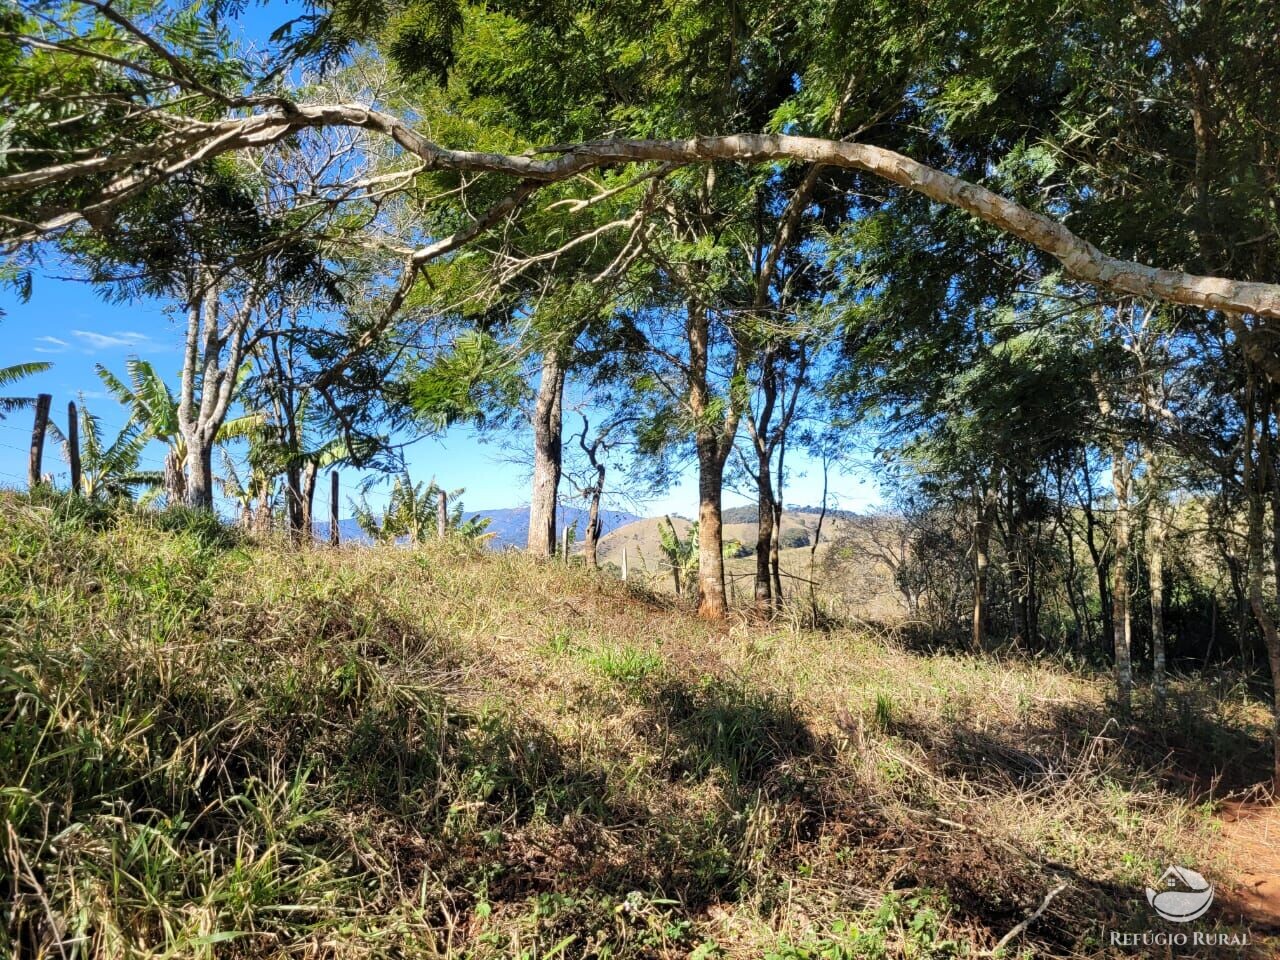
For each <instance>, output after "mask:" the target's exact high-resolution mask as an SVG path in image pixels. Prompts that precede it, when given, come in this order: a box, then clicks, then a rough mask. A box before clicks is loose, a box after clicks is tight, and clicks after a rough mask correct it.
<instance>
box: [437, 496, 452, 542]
mask: <svg viewBox="0 0 1280 960" xmlns="http://www.w3.org/2000/svg"><path fill="white" fill-rule="evenodd" d="M448 534H449V495H448V494H447V493H445V492H444V491H443V490H438V491H436V539H437V540H443V539H444V538H445V537H446V536H448Z"/></svg>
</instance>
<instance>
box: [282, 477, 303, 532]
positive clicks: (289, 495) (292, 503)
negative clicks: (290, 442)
mask: <svg viewBox="0 0 1280 960" xmlns="http://www.w3.org/2000/svg"><path fill="white" fill-rule="evenodd" d="M284 522H285V529H286V530H287V531H288V532H289V539H290V540H292V541H293V542H294V543H300V542H301V541H302V467H301V466H300V465H299V464H297V463H290V464H289V466H287V467H285V471H284Z"/></svg>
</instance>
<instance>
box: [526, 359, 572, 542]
mask: <svg viewBox="0 0 1280 960" xmlns="http://www.w3.org/2000/svg"><path fill="white" fill-rule="evenodd" d="M564 378H565V369H564V363H563V361H562V358H561V356H560V351H559V350H558V349H557V348H555V347H552V348H549V349H548V350H547V352H546V353H544V354H543V355H542V376H541V379H540V380H539V382H538V396H537V399H536V401H535V403H534V409H533V490H532V494H531V496H530V500H529V539H528V549H529V552H530V553H533V554H536V555H538V556H542V557H554V556H555V554H556V498H557V496H558V493H559V489H560V470H561V465H562V460H561V457H562V436H563V418H562V415H561V406H562V404H563V402H564Z"/></svg>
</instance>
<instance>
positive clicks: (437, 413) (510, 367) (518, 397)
mask: <svg viewBox="0 0 1280 960" xmlns="http://www.w3.org/2000/svg"><path fill="white" fill-rule="evenodd" d="M408 379H409V386H408V396H409V402H410V404H411V405H412V408H413V411H414V413H415V415H416V416H417V417H418V418H419V419H420V420H421V421H423V422H424V423H426V424H429V425H430V426H432V427H434V428H435V429H437V430H443V429H445V428H446V427H449V426H450V425H452V424H455V423H459V422H463V421H472V422H476V423H479V424H483V423H484V421H485V420H486V418H487V417H488V416H490V415H491V414H495V415H496V416H498V417H499V418H503V417H505V416H509V414H510V411H512V410H515V409H517V408H518V406H519V404H520V402H521V401H522V400H523V399H525V397H526V396H527V394H528V387H527V386H526V385H525V383H524V380H523V379H522V378H521V376H520V370H519V367H518V366H517V365H516V363H515V362H514V358H513V357H512V356H511V355H510V353H509V352H508V351H506V350H504V349H503V347H502V345H501V344H500V343H499V342H498V340H497V339H496V338H495V337H493V336H491V335H489V334H486V333H482V332H480V331H476V330H469V331H466V332H465V333H463V334H461V335H460V336H458V337H457V339H455V341H454V343H453V345H452V347H451V349H450V350H449V351H448V352H445V353H441V354H439V355H437V356H436V357H435V358H434V359H433V360H432V361H431V363H430V364H429V365H427V366H426V367H424V368H422V369H421V370H418V371H411V372H410V373H409V374H408Z"/></svg>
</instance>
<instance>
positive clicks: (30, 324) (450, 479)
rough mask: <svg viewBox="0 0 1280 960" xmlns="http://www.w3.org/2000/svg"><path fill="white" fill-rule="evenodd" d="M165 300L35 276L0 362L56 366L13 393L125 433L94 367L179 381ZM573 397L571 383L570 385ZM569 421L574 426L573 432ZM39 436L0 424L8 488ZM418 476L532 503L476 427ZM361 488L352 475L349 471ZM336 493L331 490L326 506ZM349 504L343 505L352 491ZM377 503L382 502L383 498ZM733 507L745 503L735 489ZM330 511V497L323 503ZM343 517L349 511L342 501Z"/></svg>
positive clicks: (809, 477) (457, 433) (52, 450)
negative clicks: (133, 363) (77, 409)
mask: <svg viewBox="0 0 1280 960" xmlns="http://www.w3.org/2000/svg"><path fill="white" fill-rule="evenodd" d="M166 306H167V305H166V304H165V303H163V302H161V301H156V300H141V301H137V302H133V303H127V304H115V303H109V302H107V301H105V300H103V299H102V298H101V297H100V296H99V295H98V294H97V292H96V291H95V290H94V289H93V287H92V286H90V285H89V284H86V283H82V282H79V281H75V280H69V279H63V278H61V277H58V276H56V275H50V274H49V273H37V275H36V277H35V283H34V289H33V293H32V296H31V299H30V300H29V301H28V302H26V303H23V302H21V301H20V300H19V299H18V298H17V297H16V296H15V295H14V294H13V292H12V291H10V290H5V291H3V292H2V293H0V311H3V313H4V316H3V318H2V319H0V366H8V365H10V364H14V363H25V362H29V361H33V360H45V361H48V362H50V363H52V364H53V368H52V369H51V370H49V371H47V372H46V373H43V374H40V375H38V376H36V377H33V378H31V379H29V380H26V381H24V382H23V383H22V385H21V388H20V390H19V389H17V388H12V389H11V390H10V392H11V393H14V394H17V393H19V392H20V393H21V394H22V395H34V394H36V393H42V392H43V393H50V394H52V395H53V398H54V407H53V410H54V416H55V417H56V418H58V419H59V421H62V420H65V418H66V404H67V401H68V400H79V398H80V394H83V396H84V401H85V403H87V405H88V407H89V409H90V410H92V411H93V413H95V414H96V415H98V416H99V417H100V419H101V420H102V424H103V427H104V431H108V432H114V431H118V430H119V429H120V428H121V427H123V426H124V423H125V420H126V412H125V410H124V408H123V407H121V406H120V405H119V404H117V403H116V402H115V401H114V400H112V399H111V398H110V397H109V396H108V395H107V394H106V393H105V392H104V391H103V389H102V384H101V383H100V381H99V380H98V377H97V375H96V374H95V372H94V367H95V365H96V364H99V363H100V364H102V365H103V366H105V367H107V368H108V369H110V370H112V371H114V372H116V373H117V374H123V372H124V365H125V361H126V360H127V359H128V358H129V357H130V356H140V357H144V358H146V359H147V360H149V361H151V363H152V364H153V365H154V366H155V367H156V369H157V370H158V371H160V372H161V373H162V374H164V375H165V376H166V378H168V379H169V381H170V383H171V384H172V385H176V383H177V379H178V371H179V369H180V367H181V362H182V361H181V356H180V345H181V339H182V333H181V329H180V327H179V323H178V320H177V319H175V316H176V315H171V313H170V311H169V310H167V309H166ZM570 390H571V391H572V387H570ZM571 425H572V424H571V422H570V421H566V426H571ZM30 437H31V423H30V414H29V413H26V412H19V413H16V414H11V415H10V416H9V417H8V418H7V419H5V420H0V483H2V484H4V485H6V486H12V485H23V484H25V482H26V463H27V449H28V446H29V443H30ZM505 439H506V441H507V444H508V445H510V444H514V445H518V446H527V439H526V438H523V437H520V436H513V437H508V438H505ZM408 455H409V464H410V470H411V472H412V474H413V475H414V477H415V478H422V479H428V478H429V477H431V476H439V477H440V478H441V479H442V481H443V482H444V483H446V484H447V485H448V486H450V487H454V488H456V487H465V488H466V491H467V492H466V494H465V495H464V497H463V500H464V502H465V503H466V505H467V508H468V509H469V510H480V509H490V508H498V507H510V506H517V505H520V504H524V503H527V502H528V499H529V493H528V471H527V468H526V467H524V466H522V465H520V464H518V463H512V462H511V461H512V459H513V457H514V454H513V452H512V451H511V450H510V449H504V444H503V443H501V442H499V441H498V440H497V439H494V438H489V439H486V440H485V441H482V440H481V439H480V438H478V437H477V436H476V435H475V434H474V433H473V432H472V431H470V430H451V431H449V433H448V434H447V435H445V436H443V437H424V438H423V439H421V440H419V441H418V442H417V443H415V444H414V445H413V446H412V447H410V448H409V453H408ZM161 458H162V451H161V450H160V448H159V447H158V446H153V447H152V448H151V449H149V450H148V451H147V454H146V461H145V463H144V466H146V467H148V468H158V467H159V465H160V463H161ZM790 462H791V463H792V464H793V465H794V469H793V471H792V474H791V477H790V479H789V484H788V487H787V489H786V493H785V498H786V501H787V502H788V503H815V504H816V503H818V502H819V501H820V500H821V498H822V476H821V470H820V468H816V466H815V464H814V463H812V462H811V461H807V460H805V458H803V457H800V456H798V455H793V456H791V457H790ZM45 471H46V472H49V473H53V475H54V477H55V479H56V480H57V481H58V482H60V483H65V482H66V464H65V463H63V461H62V459H61V454H60V451H59V450H58V449H57V448H56V446H55V445H54V444H52V443H50V444H49V446H48V447H47V448H46V451H45ZM343 475H344V477H346V478H347V479H348V480H349V481H350V482H349V483H344V485H345V486H346V488H347V491H348V492H350V491H351V490H352V489H353V486H354V483H355V482H356V477H355V474H354V471H344V474H343ZM327 495H328V487H327V486H323V487H322V490H321V493H320V494H318V496H319V497H320V499H321V500H325V499H326V498H327ZM831 497H832V503H833V504H838V505H840V506H841V507H844V508H846V509H858V508H861V507H864V506H866V505H867V504H869V503H871V502H872V501H873V500H874V498H875V487H874V485H873V484H870V483H868V482H866V480H865V479H864V477H863V476H862V475H861V473H860V472H849V473H844V472H842V473H836V474H834V475H833V476H832V478H831ZM343 499H344V501H345V499H346V494H344V496H343ZM370 500H371V501H372V502H374V503H377V502H378V501H379V500H380V497H379V496H378V494H377V493H376V492H375V493H374V494H371V496H370ZM725 502H726V504H728V505H732V504H736V503H744V502H747V501H746V499H745V498H743V497H742V496H739V495H737V494H735V493H734V492H732V491H727V492H726V496H725ZM321 506H322V507H323V512H322V513H321V515H325V514H327V511H328V503H327V501H326V502H325V503H323V504H321ZM611 506H613V507H615V508H618V509H637V508H638V510H637V512H640V513H647V514H661V513H667V512H671V513H679V514H684V515H686V516H691V515H694V514H695V512H696V510H697V483H696V477H695V475H694V473H693V471H692V470H686V471H685V474H684V475H683V476H682V477H681V479H680V482H679V484H678V485H677V486H676V487H674V488H673V489H671V490H669V491H667V492H666V493H665V494H664V495H662V496H660V497H658V498H656V499H653V500H647V501H644V502H642V503H640V504H639V505H637V504H635V503H634V502H633V501H631V500H629V499H626V498H622V497H616V496H615V497H614V498H612V503H611ZM342 513H343V516H347V515H349V514H350V510H349V508H348V506H347V505H346V504H345V503H344V505H343V511H342Z"/></svg>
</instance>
